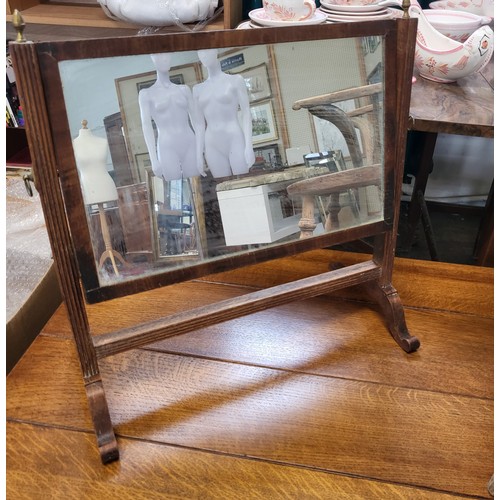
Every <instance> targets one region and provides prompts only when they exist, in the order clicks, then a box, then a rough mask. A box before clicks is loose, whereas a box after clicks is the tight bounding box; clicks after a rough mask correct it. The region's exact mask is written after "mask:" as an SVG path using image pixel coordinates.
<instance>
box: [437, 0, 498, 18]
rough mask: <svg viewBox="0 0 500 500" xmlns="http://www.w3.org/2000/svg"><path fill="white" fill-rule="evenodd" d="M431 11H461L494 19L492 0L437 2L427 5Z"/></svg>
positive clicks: (446, 0) (445, 0)
mask: <svg viewBox="0 0 500 500" xmlns="http://www.w3.org/2000/svg"><path fill="white" fill-rule="evenodd" d="M429 7H430V8H431V9H445V10H462V11H465V12H470V13H471V14H476V15H478V16H488V17H494V15H495V13H494V6H493V0H437V1H435V2H431V3H430V4H429Z"/></svg>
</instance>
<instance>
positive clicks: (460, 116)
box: [408, 60, 494, 138]
mask: <svg viewBox="0 0 500 500" xmlns="http://www.w3.org/2000/svg"><path fill="white" fill-rule="evenodd" d="M493 72H494V65H493V60H492V61H490V63H489V64H488V65H487V66H486V68H484V70H482V71H481V72H480V73H474V74H472V75H469V76H467V77H465V78H461V79H459V80H458V81H456V82H455V83H437V82H432V81H430V80H426V79H425V78H422V77H421V76H419V75H416V78H417V81H416V82H415V83H414V84H413V87H412V92H411V103H410V119H409V123H408V129H409V130H419V131H422V132H436V133H440V132H441V133H446V134H459V135H468V136H476V137H489V138H491V137H493V114H494V109H493V101H494V90H493Z"/></svg>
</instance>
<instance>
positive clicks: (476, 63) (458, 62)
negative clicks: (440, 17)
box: [409, 5, 493, 83]
mask: <svg viewBox="0 0 500 500" xmlns="http://www.w3.org/2000/svg"><path fill="white" fill-rule="evenodd" d="M409 13H410V16H411V17H415V18H417V19H418V28H417V43H416V47H415V66H416V68H417V70H418V72H419V73H420V75H421V76H422V77H423V78H427V79H428V80H434V81H436V82H441V83H450V82H454V81H456V80H458V79H459V78H463V77H464V76H467V75H470V74H471V73H475V72H476V71H480V70H481V69H482V68H483V67H484V66H486V64H488V62H489V60H490V59H491V56H492V55H493V31H492V30H491V28H490V27H489V26H481V27H480V28H479V29H477V30H476V31H474V33H472V35H471V36H470V37H469V38H468V39H467V40H466V41H465V42H463V43H462V42H457V41H456V40H452V39H451V38H448V37H446V36H444V35H443V34H441V33H439V31H437V30H436V29H435V28H434V27H433V26H432V25H431V23H430V22H429V20H428V19H427V17H426V16H425V14H424V12H423V11H422V9H421V8H420V7H417V6H415V5H412V6H411V7H410V9H409Z"/></svg>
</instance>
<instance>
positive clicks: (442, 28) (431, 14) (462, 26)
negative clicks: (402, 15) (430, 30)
mask: <svg viewBox="0 0 500 500" xmlns="http://www.w3.org/2000/svg"><path fill="white" fill-rule="evenodd" d="M424 14H425V17H427V19H428V20H429V22H430V23H431V24H432V26H433V27H434V28H436V29H437V30H438V31H439V32H440V33H441V34H443V35H444V36H447V37H448V38H451V39H453V40H456V41H458V42H465V41H466V40H467V39H468V38H469V37H470V36H471V35H472V33H474V31H476V30H477V29H478V28H480V27H481V26H483V25H485V24H490V23H491V21H492V19H491V17H487V16H478V15H476V14H472V13H471V12H466V11H461V10H447V9H426V10H424Z"/></svg>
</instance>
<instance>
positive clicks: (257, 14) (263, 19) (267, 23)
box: [237, 9, 328, 30]
mask: <svg viewBox="0 0 500 500" xmlns="http://www.w3.org/2000/svg"><path fill="white" fill-rule="evenodd" d="M248 17H249V18H250V21H244V22H242V23H241V24H239V25H238V27H237V29H240V30H241V29H249V28H264V27H275V26H303V25H310V24H321V23H324V22H326V20H327V18H328V15H327V14H326V12H322V11H321V10H320V9H316V12H315V13H314V16H313V17H311V18H310V19H306V20H305V21H276V20H275V19H270V18H269V17H267V15H266V12H265V10H264V9H254V10H251V11H250V12H249V13H248Z"/></svg>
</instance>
